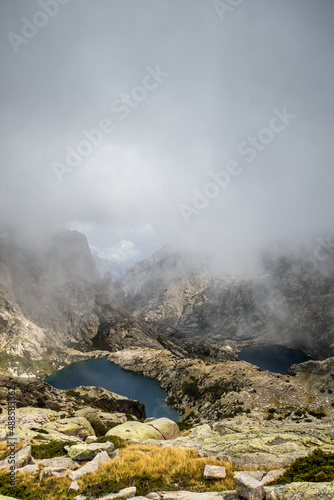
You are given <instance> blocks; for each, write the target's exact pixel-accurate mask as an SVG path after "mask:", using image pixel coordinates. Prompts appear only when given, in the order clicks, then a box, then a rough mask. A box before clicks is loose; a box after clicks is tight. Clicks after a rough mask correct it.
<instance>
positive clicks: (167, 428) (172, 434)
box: [148, 417, 181, 440]
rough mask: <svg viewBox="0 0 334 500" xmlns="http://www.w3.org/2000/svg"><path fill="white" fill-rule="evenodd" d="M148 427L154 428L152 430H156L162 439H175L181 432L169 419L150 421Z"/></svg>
mask: <svg viewBox="0 0 334 500" xmlns="http://www.w3.org/2000/svg"><path fill="white" fill-rule="evenodd" d="M148 425H150V426H152V427H154V429H157V431H159V432H160V433H161V434H162V436H163V439H166V440H167V439H175V438H177V437H179V436H181V432H180V429H179V427H178V425H177V423H176V422H174V421H173V420H170V419H169V418H165V417H162V418H157V419H156V420H152V421H151V422H149V423H148Z"/></svg>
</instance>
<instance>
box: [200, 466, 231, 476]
mask: <svg viewBox="0 0 334 500" xmlns="http://www.w3.org/2000/svg"><path fill="white" fill-rule="evenodd" d="M225 477H226V470H225V467H220V466H219V465H206V466H205V468H204V479H224V478H225Z"/></svg>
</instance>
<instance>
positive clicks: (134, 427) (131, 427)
mask: <svg viewBox="0 0 334 500" xmlns="http://www.w3.org/2000/svg"><path fill="white" fill-rule="evenodd" d="M106 436H118V437H120V438H122V439H164V438H163V436H162V434H161V432H159V431H158V430H157V429H155V428H154V427H152V426H151V425H149V424H142V423H141V422H126V423H125V424H121V425H118V426H117V427H114V428H113V429H110V431H108V432H107V434H106Z"/></svg>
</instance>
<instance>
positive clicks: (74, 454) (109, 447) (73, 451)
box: [68, 441, 114, 461]
mask: <svg viewBox="0 0 334 500" xmlns="http://www.w3.org/2000/svg"><path fill="white" fill-rule="evenodd" d="M101 451H106V452H107V453H108V455H109V456H111V454H112V452H113V451H114V445H113V443H111V442H110V441H107V442H106V443H90V444H86V443H85V444H77V445H73V446H71V447H70V449H69V451H68V454H69V456H70V458H71V459H72V460H77V461H85V460H93V458H94V457H95V456H96V455H97V454H98V453H100V452H101Z"/></svg>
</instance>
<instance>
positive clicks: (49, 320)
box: [0, 231, 161, 373]
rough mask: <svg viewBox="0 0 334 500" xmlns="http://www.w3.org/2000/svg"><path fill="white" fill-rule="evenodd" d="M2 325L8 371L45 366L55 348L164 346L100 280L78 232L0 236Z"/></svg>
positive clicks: (116, 289)
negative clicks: (40, 238)
mask: <svg viewBox="0 0 334 500" xmlns="http://www.w3.org/2000/svg"><path fill="white" fill-rule="evenodd" d="M0 328H1V330H0V332H1V333H0V352H4V353H5V354H4V355H3V358H2V363H1V364H2V365H3V366H2V369H3V370H4V369H7V371H8V372H11V371H12V370H15V368H17V369H19V370H21V371H22V367H23V366H27V364H28V365H29V363H27V362H25V361H24V359H25V358H28V359H35V360H40V361H49V359H50V358H52V354H53V353H54V351H55V350H57V349H58V350H59V349H64V348H71V347H74V346H75V348H76V349H77V350H79V351H86V350H87V349H92V348H95V349H96V348H98V347H99V346H103V349H107V350H111V351H112V350H115V349H116V350H117V349H121V348H123V347H129V346H131V345H140V346H142V345H147V346H149V347H152V348H160V347H161V344H160V343H159V341H158V340H157V332H156V331H155V330H154V329H153V328H151V327H150V326H148V325H147V324H146V323H144V322H142V321H140V319H136V318H134V317H133V316H132V315H131V314H130V313H129V311H128V310H127V309H126V307H125V302H124V294H123V291H122V289H121V287H120V286H119V285H117V284H114V283H113V281H112V279H111V277H110V276H109V277H108V276H106V277H104V278H101V276H100V275H99V273H98V271H97V268H96V265H95V262H94V259H93V257H92V255H91V253H90V249H89V247H88V243H87V240H86V238H85V237H84V236H83V235H82V234H80V233H78V232H76V231H66V232H62V233H59V234H57V235H55V236H53V237H52V238H50V239H49V240H47V241H44V242H43V243H36V244H31V243H30V244H29V245H27V242H23V241H21V240H20V239H19V238H18V237H17V236H15V235H13V234H10V235H7V236H6V237H5V238H1V239H0ZM93 339H94V340H93ZM58 354H59V353H58ZM15 357H16V358H15ZM55 358H57V356H55ZM58 358H59V355H58ZM13 361H16V362H17V365H18V366H17V367H15V363H14V366H12V365H13ZM40 364H41V366H43V363H40ZM44 368H45V366H44ZM36 369H37V368H36ZM32 370H33V368H32ZM12 373H19V372H17V371H12ZM32 373H34V371H32ZM35 373H36V372H35Z"/></svg>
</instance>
